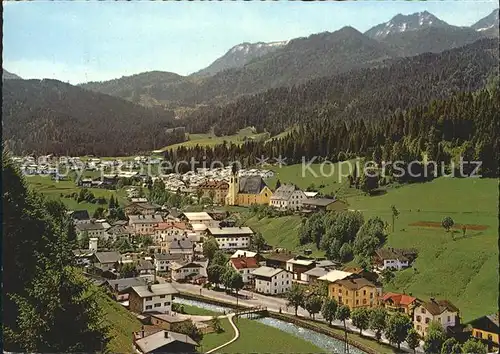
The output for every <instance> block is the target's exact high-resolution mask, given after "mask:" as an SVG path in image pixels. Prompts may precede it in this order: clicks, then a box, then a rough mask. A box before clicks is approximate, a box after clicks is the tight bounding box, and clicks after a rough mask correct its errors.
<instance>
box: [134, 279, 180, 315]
mask: <svg viewBox="0 0 500 354" xmlns="http://www.w3.org/2000/svg"><path fill="white" fill-rule="evenodd" d="M127 292H128V293H129V297H128V299H129V307H130V311H132V312H135V313H142V312H149V311H157V312H160V313H166V314H171V313H172V295H174V294H177V293H178V291H177V289H176V288H174V286H173V285H172V284H171V283H161V284H150V285H142V286H133V287H131V288H129V289H127Z"/></svg>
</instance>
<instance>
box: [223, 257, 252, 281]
mask: <svg viewBox="0 0 500 354" xmlns="http://www.w3.org/2000/svg"><path fill="white" fill-rule="evenodd" d="M228 263H229V266H230V267H232V268H233V269H234V270H236V271H237V272H239V273H240V274H241V277H242V278H243V283H245V284H247V283H250V282H251V281H252V278H253V276H252V272H253V271H254V270H255V269H257V268H259V267H260V265H259V263H258V262H257V258H254V257H237V258H230V259H229V262H228Z"/></svg>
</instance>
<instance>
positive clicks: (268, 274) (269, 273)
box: [251, 267, 285, 278]
mask: <svg viewBox="0 0 500 354" xmlns="http://www.w3.org/2000/svg"><path fill="white" fill-rule="evenodd" d="M284 271H285V270H284V269H281V268H272V267H259V268H257V269H255V270H254V271H253V272H252V273H251V274H253V275H256V276H260V277H265V278H272V277H274V276H275V275H276V274H279V273H281V272H284Z"/></svg>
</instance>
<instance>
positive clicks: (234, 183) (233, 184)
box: [226, 163, 240, 205]
mask: <svg viewBox="0 0 500 354" xmlns="http://www.w3.org/2000/svg"><path fill="white" fill-rule="evenodd" d="M239 190H240V180H239V177H238V166H237V165H236V163H233V165H232V166H231V177H230V179H229V190H228V192H227V197H226V204H228V205H236V204H237V200H238V192H239Z"/></svg>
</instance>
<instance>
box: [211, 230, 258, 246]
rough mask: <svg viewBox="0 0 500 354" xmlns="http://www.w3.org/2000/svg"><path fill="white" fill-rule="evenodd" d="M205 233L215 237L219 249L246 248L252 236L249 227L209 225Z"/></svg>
mask: <svg viewBox="0 0 500 354" xmlns="http://www.w3.org/2000/svg"><path fill="white" fill-rule="evenodd" d="M206 233H207V236H213V237H215V239H216V240H217V243H218V244H219V248H220V249H221V250H237V249H246V248H248V247H250V242H251V240H252V237H253V231H252V229H251V228H249V227H209V228H208V229H207V231H206Z"/></svg>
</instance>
